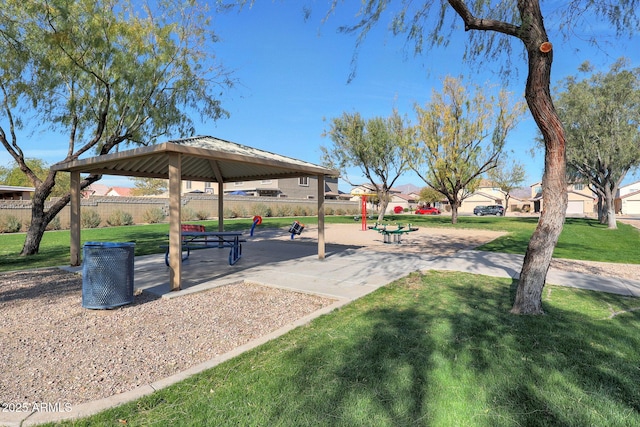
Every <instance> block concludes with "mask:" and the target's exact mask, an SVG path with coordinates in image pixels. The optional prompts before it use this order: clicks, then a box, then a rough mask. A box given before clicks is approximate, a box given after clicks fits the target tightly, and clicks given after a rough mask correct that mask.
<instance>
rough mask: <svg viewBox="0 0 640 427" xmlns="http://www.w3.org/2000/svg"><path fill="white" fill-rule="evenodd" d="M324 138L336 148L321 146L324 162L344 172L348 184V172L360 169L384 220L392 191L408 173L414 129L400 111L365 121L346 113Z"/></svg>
mask: <svg viewBox="0 0 640 427" xmlns="http://www.w3.org/2000/svg"><path fill="white" fill-rule="evenodd" d="M325 136H328V137H329V138H330V139H331V141H332V142H333V145H332V146H330V147H325V146H322V147H321V150H322V153H323V163H324V164H325V165H327V166H328V167H331V168H334V169H337V170H339V171H341V173H342V177H343V179H345V180H346V181H347V182H349V178H348V173H347V169H348V168H350V167H356V168H359V169H360V170H361V171H362V173H363V175H364V176H365V177H366V178H367V179H368V180H369V183H370V184H371V185H372V186H373V188H375V189H376V193H377V195H378V200H379V201H380V212H379V214H378V218H379V220H380V221H382V219H383V217H384V212H385V210H386V207H387V205H388V203H389V190H390V189H391V187H392V186H393V185H394V183H395V182H396V180H397V179H398V178H399V177H400V176H401V175H402V173H403V172H406V171H407V170H408V163H407V158H406V156H405V151H406V149H407V147H408V146H409V144H411V143H412V141H413V128H412V127H411V126H410V125H409V124H408V123H407V121H406V120H405V119H404V118H403V117H401V116H400V115H399V114H398V112H397V111H393V113H392V114H391V115H390V116H389V117H386V118H385V117H373V118H371V119H364V118H363V117H362V116H361V115H360V114H359V113H343V114H342V116H340V117H336V118H333V119H332V120H331V123H330V128H329V130H327V131H326V132H325ZM350 184H352V185H353V183H350Z"/></svg>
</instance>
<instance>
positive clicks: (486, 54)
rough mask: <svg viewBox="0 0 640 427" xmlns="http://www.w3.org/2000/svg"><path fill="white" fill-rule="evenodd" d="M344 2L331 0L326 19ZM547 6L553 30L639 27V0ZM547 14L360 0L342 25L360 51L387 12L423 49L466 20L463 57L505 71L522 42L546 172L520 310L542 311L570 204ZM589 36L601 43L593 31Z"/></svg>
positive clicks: (455, 1) (628, 30) (496, 5)
mask: <svg viewBox="0 0 640 427" xmlns="http://www.w3.org/2000/svg"><path fill="white" fill-rule="evenodd" d="M340 3H341V2H338V1H337V0H334V1H332V3H331V4H332V7H331V10H330V11H329V13H328V14H327V18H330V17H331V16H332V12H333V10H334V9H335V8H336V7H339V5H340ZM392 5H393V6H392ZM549 7H550V10H552V12H549V13H546V12H545V14H546V15H551V13H554V14H558V16H555V17H556V18H557V19H556V20H555V21H554V22H557V23H558V27H557V28H555V29H556V30H558V31H565V34H569V33H571V31H572V30H573V28H574V27H575V26H577V25H579V24H580V23H581V22H580V20H583V19H585V17H594V18H595V19H596V20H601V21H603V22H610V23H611V24H612V28H613V31H615V32H616V35H618V36H621V35H631V34H633V33H634V31H636V30H637V29H638V27H640V19H639V18H640V17H639V16H638V14H637V10H638V1H637V0H620V1H617V0H616V1H613V0H575V1H571V2H565V3H564V4H562V5H559V4H557V3H553V4H552V5H549ZM551 8H552V9H551ZM385 12H387V13H385ZM545 14H543V11H542V9H541V7H540V1H539V0H501V1H465V0H447V1H435V0H423V1H419V2H416V1H412V0H398V1H396V2H394V1H390V0H363V1H362V2H361V6H360V10H359V12H358V13H357V15H356V16H357V22H356V23H355V24H349V25H345V26H343V27H341V31H343V32H346V33H355V34H357V46H356V50H357V48H358V46H360V45H361V44H362V43H363V42H364V40H365V39H366V36H367V34H368V32H369V31H370V30H371V29H372V28H373V27H374V26H376V24H377V23H378V22H380V21H381V20H382V19H383V18H387V17H388V18H389V22H390V28H391V31H392V32H393V33H394V34H396V35H400V34H403V35H406V37H407V40H408V42H410V43H413V45H414V46H415V52H416V54H421V53H423V52H426V51H427V48H431V47H434V46H445V45H447V44H448V42H449V40H450V39H451V38H450V37H448V36H449V35H450V34H451V33H452V32H453V31H455V30H456V29H457V28H459V26H458V24H459V22H460V20H462V23H463V26H464V30H465V31H468V32H470V33H469V38H468V43H467V49H466V52H465V59H467V60H470V61H475V62H476V63H477V62H478V61H480V62H483V61H485V62H486V61H488V60H490V59H499V63H500V64H501V66H500V69H501V71H504V72H506V73H508V72H510V71H512V70H513V68H515V67H514V63H513V62H512V61H511V58H512V56H513V54H514V50H515V49H514V45H513V44H512V42H517V43H518V44H517V45H515V47H516V48H518V49H517V50H518V51H520V52H522V53H523V57H524V58H525V62H526V65H527V81H526V86H525V99H526V102H527V105H528V106H529V111H530V112H531V115H532V117H533V119H534V120H535V122H536V124H537V126H538V128H539V130H540V132H541V134H542V137H543V140H544V146H545V170H544V175H543V178H542V186H543V190H542V193H543V194H542V196H543V198H544V201H545V205H544V206H545V208H544V210H543V212H542V213H541V215H540V220H539V221H538V226H537V227H536V230H535V231H534V233H533V235H532V236H531V240H530V241H529V245H528V247H527V252H526V254H525V257H524V262H523V265H522V270H521V272H520V280H519V282H518V289H517V291H516V296H515V300H514V303H513V307H512V309H511V312H512V313H516V314H542V313H543V310H542V290H543V288H544V284H545V280H546V276H547V271H548V269H549V265H550V263H551V257H552V255H553V250H554V248H555V245H556V243H557V241H558V237H559V236H560V233H561V231H562V226H563V224H564V216H565V212H566V208H567V174H566V169H567V168H566V144H565V133H564V129H563V126H562V123H561V121H560V118H559V117H558V114H557V112H556V110H555V107H554V105H553V102H552V98H551V90H550V84H551V65H552V63H553V55H554V50H557V47H558V46H561V44H560V42H561V40H557V41H556V49H554V48H553V46H552V44H551V42H550V41H549V36H548V34H547V28H546V26H545V21H544V15H545ZM388 15H391V16H390V17H389V16H388ZM383 25H384V24H383ZM592 41H594V42H597V40H595V35H594V37H593V38H592ZM354 57H357V53H356V54H355V55H354Z"/></svg>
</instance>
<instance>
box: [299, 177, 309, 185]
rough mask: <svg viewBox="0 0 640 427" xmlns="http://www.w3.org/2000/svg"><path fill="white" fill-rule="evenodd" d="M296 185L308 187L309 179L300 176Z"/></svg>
mask: <svg viewBox="0 0 640 427" xmlns="http://www.w3.org/2000/svg"><path fill="white" fill-rule="evenodd" d="M298 185H300V186H303V187H308V186H309V177H308V176H301V177H300V178H298Z"/></svg>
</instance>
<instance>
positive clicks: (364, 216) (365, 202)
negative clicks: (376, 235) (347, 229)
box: [361, 196, 367, 231]
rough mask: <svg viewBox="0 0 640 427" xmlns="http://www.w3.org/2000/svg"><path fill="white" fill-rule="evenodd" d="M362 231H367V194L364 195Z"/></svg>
mask: <svg viewBox="0 0 640 427" xmlns="http://www.w3.org/2000/svg"><path fill="white" fill-rule="evenodd" d="M361 211H362V231H367V196H362V209H361Z"/></svg>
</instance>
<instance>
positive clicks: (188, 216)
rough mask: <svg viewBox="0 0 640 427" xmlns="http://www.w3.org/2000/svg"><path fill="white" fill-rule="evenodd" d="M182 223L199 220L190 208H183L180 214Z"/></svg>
mask: <svg viewBox="0 0 640 427" xmlns="http://www.w3.org/2000/svg"><path fill="white" fill-rule="evenodd" d="M180 216H181V218H182V221H193V220H194V219H196V218H197V216H196V211H194V210H193V209H191V208H189V207H185V208H182V212H181V213H180Z"/></svg>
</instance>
